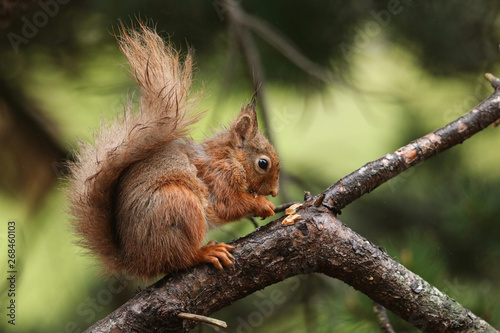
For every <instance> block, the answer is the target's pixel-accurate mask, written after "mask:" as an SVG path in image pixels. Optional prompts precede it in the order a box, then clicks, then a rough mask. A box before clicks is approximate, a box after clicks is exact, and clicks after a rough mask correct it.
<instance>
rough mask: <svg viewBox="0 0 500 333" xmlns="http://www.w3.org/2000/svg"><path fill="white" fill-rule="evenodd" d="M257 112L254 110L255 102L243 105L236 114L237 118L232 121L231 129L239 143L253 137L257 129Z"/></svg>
mask: <svg viewBox="0 0 500 333" xmlns="http://www.w3.org/2000/svg"><path fill="white" fill-rule="evenodd" d="M258 129H259V128H258V124H257V113H256V112H255V104H248V105H247V106H245V107H243V108H242V109H241V111H240V114H239V115H238V118H236V120H235V121H234V123H233V126H232V131H233V133H234V134H235V135H236V140H237V141H238V143H239V144H243V143H244V142H245V141H247V140H249V139H251V138H253V137H254V136H255V135H256V134H257V131H258Z"/></svg>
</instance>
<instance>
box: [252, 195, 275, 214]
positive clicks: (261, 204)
mask: <svg viewBox="0 0 500 333" xmlns="http://www.w3.org/2000/svg"><path fill="white" fill-rule="evenodd" d="M256 200H257V202H258V207H257V211H256V212H255V215H257V216H260V217H262V218H266V217H269V216H273V215H274V205H273V203H272V202H271V201H269V200H267V198H265V197H257V198H256Z"/></svg>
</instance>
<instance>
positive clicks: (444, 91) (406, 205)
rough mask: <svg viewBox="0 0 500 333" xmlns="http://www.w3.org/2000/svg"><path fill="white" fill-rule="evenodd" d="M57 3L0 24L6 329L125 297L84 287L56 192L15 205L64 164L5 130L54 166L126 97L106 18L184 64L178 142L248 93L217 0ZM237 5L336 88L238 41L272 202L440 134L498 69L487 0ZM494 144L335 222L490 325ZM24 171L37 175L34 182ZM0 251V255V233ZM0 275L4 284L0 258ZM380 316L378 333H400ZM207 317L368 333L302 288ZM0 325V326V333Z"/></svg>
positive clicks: (46, 324) (453, 155) (85, 312)
mask: <svg viewBox="0 0 500 333" xmlns="http://www.w3.org/2000/svg"><path fill="white" fill-rule="evenodd" d="M4 3H5V2H2V4H4ZM62 3H63V1H61V4H59V2H56V1H55V0H53V1H51V0H45V1H43V0H42V1H39V2H36V3H34V4H33V5H32V6H31V7H30V9H29V10H28V11H25V12H21V13H19V14H18V15H17V16H15V17H11V18H10V20H9V22H10V24H9V22H1V23H2V24H1V25H0V26H2V27H4V26H5V27H4V28H3V30H1V31H0V35H1V38H0V58H1V59H2V61H1V62H0V81H1V82H0V83H1V84H0V88H1V87H9V89H11V90H12V89H16V91H17V92H16V93H10V94H8V96H7V95H5V94H6V89H2V91H0V117H1V118H0V119H1V122H0V142H1V144H2V152H1V153H0V157H1V158H2V161H1V162H2V163H1V168H2V172H1V177H0V178H1V181H0V184H2V186H3V188H2V191H1V192H0V220H1V221H3V222H2V225H3V226H5V222H7V221H9V220H15V221H16V222H17V249H18V253H17V254H18V259H19V260H18V270H19V272H20V273H19V279H18V285H17V288H18V291H19V296H18V297H17V298H16V301H17V302H18V303H17V304H18V305H19V308H18V311H19V312H18V317H17V320H18V321H17V324H18V325H16V329H17V330H16V331H19V332H31V331H33V332H42V331H43V332H80V331H83V329H84V328H86V327H88V326H89V325H90V324H92V323H93V322H95V321H97V320H98V319H100V318H102V317H104V316H106V315H107V314H108V313H110V312H111V311H112V310H113V309H116V308H117V307H118V306H119V305H120V304H122V303H123V302H125V301H126V300H127V299H128V298H130V297H131V295H133V294H134V292H135V291H136V290H137V285H136V284H134V283H131V282H130V281H127V280H121V279H120V278H119V277H111V278H109V279H105V278H103V277H101V276H99V275H98V274H97V267H96V263H95V262H94V261H93V260H92V259H90V258H88V257H85V256H83V255H82V253H81V250H80V249H79V248H78V247H76V246H74V245H73V243H72V242H73V240H74V238H73V236H72V235H71V231H70V226H69V224H68V220H69V217H68V216H67V214H66V213H65V210H66V207H67V206H66V204H67V203H66V201H65V198H64V193H63V190H64V182H63V181H61V182H59V183H58V185H57V186H55V187H50V188H49V190H48V192H46V193H45V194H46V196H45V198H44V200H43V201H42V203H39V204H38V206H36V208H37V209H35V208H34V207H35V206H33V200H31V195H30V193H29V191H32V189H33V188H39V187H40V186H42V185H40V184H52V183H51V182H48V181H47V180H46V179H45V177H46V174H47V170H49V171H50V170H51V172H53V176H54V177H55V176H60V175H61V173H62V171H63V169H64V167H63V165H62V164H61V161H60V160H59V159H57V158H56V157H52V155H48V154H46V153H45V150H44V149H45V148H43V147H44V146H43V145H41V147H42V148H33V147H39V146H37V145H34V144H33V143H32V142H33V140H34V141H37V137H36V136H35V138H33V136H34V135H33V131H32V130H31V129H30V128H28V127H26V126H25V123H23V122H22V121H20V120H16V119H17V118H16V117H14V116H15V115H18V113H16V112H15V110H17V109H16V108H17V107H19V110H21V109H22V110H25V111H26V110H28V111H30V110H31V111H33V110H37V112H35V113H34V114H35V116H34V119H38V120H40V119H41V118H43V119H47V120H50V122H51V123H53V124H55V125H56V127H57V128H55V129H54V128H52V127H51V126H52V125H51V126H49V127H50V130H49V131H47V133H48V134H47V135H48V136H47V137H49V138H50V137H52V138H56V139H57V142H58V144H59V145H60V146H61V147H64V149H65V150H66V151H67V152H70V151H71V150H72V149H73V147H74V146H75V145H76V142H77V140H78V139H83V140H92V133H93V129H94V128H95V127H96V126H98V124H99V122H100V120H101V118H104V119H111V118H113V117H114V116H115V114H116V113H117V112H120V110H121V109H122V105H123V103H124V101H126V100H127V99H128V98H136V97H137V88H136V87H135V85H134V84H133V82H132V80H131V79H130V78H129V77H128V76H127V69H126V66H124V65H125V59H124V57H123V56H121V54H120V53H119V51H118V48H117V46H116V40H115V38H114V36H113V32H114V31H116V30H117V27H118V25H119V22H120V20H122V21H123V22H124V23H125V24H126V25H130V22H131V21H133V20H135V18H136V17H141V18H143V19H148V20H149V22H150V23H151V24H154V25H156V27H157V29H158V31H160V33H161V34H162V35H163V36H165V37H167V36H169V37H170V39H171V40H172V42H173V43H174V44H175V45H176V46H177V47H178V48H179V49H182V50H184V51H186V50H187V49H188V47H192V48H194V49H195V50H196V53H195V59H196V62H197V67H198V70H197V71H196V72H195V82H194V90H195V91H200V90H203V91H204V94H205V97H206V98H205V99H204V101H203V102H202V104H201V105H200V106H199V107H200V109H206V110H209V112H208V113H207V117H206V118H205V119H204V120H203V122H201V123H200V124H199V126H197V130H196V131H195V132H194V133H193V135H194V137H195V138H197V139H200V138H203V137H204V136H205V135H206V134H207V133H210V131H211V128H212V127H218V126H219V125H218V124H220V123H221V124H226V123H227V122H228V119H230V118H231V117H232V116H234V114H235V113H236V112H237V110H238V108H239V107H240V105H241V104H242V103H243V102H245V101H248V100H249V99H250V97H251V95H252V93H253V91H252V90H251V84H249V83H248V82H249V81H248V79H249V78H248V74H247V70H246V68H245V66H244V64H243V62H242V61H241V55H240V54H238V53H237V52H236V51H235V49H234V48H233V46H232V43H231V41H230V39H229V37H228V32H227V26H226V24H227V17H226V14H225V13H224V11H223V10H222V7H221V6H220V3H219V2H218V0H214V1H205V2H200V1H195V0H187V1H170V2H168V3H165V2H164V1H153V0H147V1H141V2H139V1H121V2H118V1H95V0H94V1H71V2H68V3H66V4H62ZM238 3H239V4H240V5H241V6H242V7H243V9H245V10H246V11H247V13H249V14H251V15H253V16H255V17H257V18H259V19H261V20H263V21H265V22H267V23H268V24H270V25H271V26H273V27H274V28H275V29H276V30H277V31H279V32H280V33H281V34H282V35H283V36H285V37H286V39H287V40H288V41H289V42H290V43H291V44H293V45H295V46H296V48H297V49H298V50H300V51H301V52H302V53H303V54H304V55H305V56H307V57H308V58H309V59H311V60H312V61H314V62H315V63H317V64H319V65H321V66H324V67H325V68H329V69H331V70H332V71H333V73H334V74H335V75H337V76H338V77H340V78H343V79H344V80H345V84H343V85H342V84H338V83H334V84H333V83H332V84H324V83H320V82H318V81H317V79H314V78H311V77H310V76H308V75H307V74H306V73H304V72H303V71H301V70H300V69H298V68H297V67H296V66H295V65H294V64H292V63H291V62H290V61H289V60H287V59H286V57H284V56H283V55H282V54H281V53H280V52H279V51H277V50H276V48H275V47H273V46H272V45H269V44H268V43H267V42H266V41H264V40H263V39H262V38H260V37H258V36H256V43H257V47H258V50H259V52H260V56H261V60H262V62H263V65H264V69H265V71H266V77H267V78H268V80H269V84H268V86H267V87H268V90H269V91H268V97H269V104H270V111H271V114H270V121H271V124H270V125H271V129H272V130H273V132H274V137H275V138H276V141H277V142H276V146H277V149H278V151H279V153H280V158H281V161H282V166H283V169H284V170H285V171H286V172H287V173H288V174H289V175H290V176H289V177H285V178H286V179H285V181H284V183H283V187H282V192H286V194H287V196H288V197H289V198H292V199H294V200H300V199H301V198H302V195H303V191H304V190H309V191H311V192H313V193H318V192H319V191H321V190H322V189H324V188H326V187H327V186H328V185H330V184H332V183H333V182H334V181H336V180H337V179H338V178H340V177H342V176H344V175H346V174H348V173H350V172H351V171H353V170H355V169H357V168H359V167H360V166H362V165H363V164H364V163H366V162H368V161H370V160H373V159H376V158H379V157H380V156H383V155H384V154H386V153H387V152H390V151H394V150H395V149H397V148H398V147H399V146H401V145H404V144H406V143H408V142H409V141H411V140H413V139H416V138H418V137H420V136H422V135H424V134H426V133H428V132H430V131H432V130H434V129H436V128H438V127H441V126H443V125H445V124H446V123H448V122H450V121H452V120H453V119H455V118H456V117H458V116H459V115H461V114H463V113H464V112H466V111H467V110H469V109H470V108H472V107H473V106H474V105H475V104H477V103H479V102H480V101H481V100H482V99H483V98H485V97H486V96H487V95H488V94H489V92H490V91H491V88H490V87H489V86H488V84H487V82H486V81H485V80H484V79H483V78H482V75H483V73H484V72H485V71H491V72H493V73H496V74H497V75H499V72H500V70H499V66H498V65H497V64H498V63H499V62H498V40H499V38H500V33H499V31H500V29H499V28H500V20H499V19H498V17H499V12H500V8H499V6H500V4H497V3H493V2H491V1H486V0H480V1H475V2H474V3H473V4H472V3H470V2H466V1H447V2H416V1H409V0H406V1H403V0H402V1H394V0H389V1H375V0H358V1H351V2H342V1H318V0H314V1H309V2H307V3H306V2H303V1H300V2H299V1H283V0H280V1H272V2H264V1H238ZM0 9H2V8H0ZM44 13H45V14H44ZM44 15H45V16H44ZM0 17H1V16H0ZM44 17H45V18H46V20H44ZM35 23H37V25H35ZM30 24H31V26H32V27H30ZM30 29H31V30H30ZM14 35H15V36H17V37H15V36H14ZM13 38H14V39H13ZM15 38H18V39H15ZM19 38H20V39H19ZM21 40H22V42H20V41H21ZM13 41H14V42H13ZM16 41H17V42H16ZM495 70H496V72H495ZM228 79H231V81H230V83H229V84H228V83H227V82H225V81H226V80H228ZM9 91H10V90H9ZM2 96H7V97H12V96H23V97H17V99H22V101H20V102H23V103H19V104H20V106H19V105H18V106H12V105H11V104H9V103H7V102H6V100H7V101H8V99H5V98H4V97H2ZM13 110H14V111H13ZM31 111H30V112H31ZM9 112H10V113H9ZM28 114H29V113H28ZM13 115H14V116H13ZM38 120H37V122H36V124H41V125H40V126H41V128H42V129H43V128H45V127H43V126H44V124H45V122H44V121H41V120H40V121H38ZM28 132H29V133H28ZM28 134H29V135H28ZM9 138H10V139H9ZM22 138H26V140H22ZM7 139H9V140H7ZM30 140H31V141H30ZM38 141H40V140H38ZM499 143H500V136H499V133H498V130H494V129H491V128H488V129H486V130H485V131H484V132H482V133H480V134H478V135H476V136H474V137H473V138H471V139H470V140H468V141H466V142H465V143H464V144H463V145H461V146H459V147H455V148H453V149H452V150H450V151H448V152H445V153H443V154H441V155H440V156H438V157H436V158H434V159H431V160H429V161H427V162H425V163H424V164H422V165H420V166H417V167H415V168H412V169H410V170H408V171H406V172H405V173H403V174H402V175H400V176H398V177H397V178H395V179H393V180H391V181H389V182H388V183H387V184H384V185H383V186H382V187H381V188H379V189H377V190H375V191H374V192H373V193H371V194H369V195H366V196H364V197H363V198H361V199H360V200H357V201H356V202H354V203H353V204H351V205H350V206H348V207H347V208H346V209H345V210H344V211H343V213H342V215H341V216H340V218H341V219H342V221H343V222H345V223H346V224H348V225H349V226H350V227H352V228H353V229H354V230H356V231H357V232H359V233H360V234H362V235H363V236H365V237H367V238H369V239H370V240H371V241H372V242H374V243H376V244H378V245H380V246H381V247H383V248H384V249H385V250H386V251H387V252H388V253H389V254H390V255H392V256H393V257H394V258H396V259H397V260H398V261H400V262H401V263H403V264H404V265H405V266H406V267H408V268H409V269H411V270H412V271H414V272H416V273H417V274H419V275H421V276H422V277H423V278H424V279H426V280H427V281H429V282H430V283H432V284H434V285H436V286H437V287H438V288H440V289H441V290H442V291H443V292H445V293H447V294H449V295H450V296H451V297H453V298H455V299H457V301H459V302H460V303H461V304H463V305H464V306H465V307H467V308H469V309H470V310H472V311H473V312H474V313H475V314H477V315H479V316H481V317H483V318H484V319H486V320H487V321H489V322H490V323H491V324H493V325H494V326H496V327H500V319H499V318H500V308H499V306H498V299H500V284H499V281H498V278H497V277H498V275H499V274H500V266H499V265H498V262H499V258H500V244H499V242H498V236H499V234H500V223H498V222H499V221H498V216H499V214H498V213H499V212H498V209H499V207H500V196H499V195H498V188H499V185H500V173H499V172H498V165H499V162H500V157H499V155H498V154H497V150H498V145H499ZM59 154H61V153H59ZM41 156H43V158H42V157H41ZM60 157H61V156H59V158H60ZM63 157H65V158H70V157H71V155H70V153H67V154H66V156H63ZM51 161H52V162H51ZM42 166H45V169H43V170H44V172H41V171H37V172H35V170H38V168H41V167H42ZM42 177H44V178H43V179H42ZM19 179H21V180H23V183H24V184H26V183H27V184H28V185H29V186H26V189H25V190H24V191H21V190H19V191H17V192H16V186H17V187H18V188H20V187H22V186H24V185H20V184H19ZM296 180H300V181H296ZM30 184H31V185H30ZM44 186H47V185H44ZM277 199H279V197H278V198H277ZM266 222H267V221H265V222H262V223H266ZM252 230H253V226H252V225H251V223H248V222H240V223H235V224H231V225H229V226H228V227H227V228H223V229H221V230H216V231H213V232H212V233H211V235H210V237H211V238H216V239H217V240H219V241H229V240H231V239H234V238H235V237H238V236H240V235H244V234H247V233H249V232H251V231H252ZM0 239H1V244H4V242H3V241H4V240H5V239H6V227H2V230H0ZM2 246H3V245H2ZM0 262H1V264H0V269H1V271H2V272H6V271H7V268H6V260H1V261H0ZM6 288H7V286H6V285H5V286H4V285H3V284H2V285H1V286H0V295H1V296H0V304H6V302H7V298H6ZM2 313H3V312H2ZM390 316H391V321H392V323H393V324H394V326H395V329H396V331H406V332H416V331H417V330H416V329H414V328H412V326H411V325H409V324H408V323H406V322H404V321H402V320H401V319H399V318H397V317H395V316H393V315H392V314H390ZM214 317H217V318H221V319H223V320H226V321H227V322H228V323H229V325H230V330H228V331H229V332H331V331H335V332H374V331H377V329H378V328H377V323H376V322H375V315H374V313H373V311H372V303H371V301H370V300H369V299H368V298H367V297H366V296H364V295H362V294H360V293H359V292H357V291H355V290H353V289H352V288H351V287H349V286H346V285H345V284H343V283H342V282H340V281H336V280H333V279H329V278H326V277H324V276H321V275H316V274H313V275H307V276H297V277H294V278H291V279H289V280H286V281H284V282H282V283H279V284H277V285H274V286H270V287H268V288H266V289H265V290H263V291H260V292H258V293H255V294H253V295H251V296H249V297H247V298H245V299H243V300H240V301H238V302H236V303H235V304H233V305H231V306H229V307H227V308H225V309H223V310H221V311H220V312H218V313H216V314H214ZM4 319H5V317H4ZM4 319H3V320H2V321H1V322H0V330H2V331H4V330H9V329H11V328H12V327H10V326H8V325H7V323H6V320H4ZM201 331H203V332H212V331H214V329H212V328H211V327H208V326H204V327H203V329H202V330H201Z"/></svg>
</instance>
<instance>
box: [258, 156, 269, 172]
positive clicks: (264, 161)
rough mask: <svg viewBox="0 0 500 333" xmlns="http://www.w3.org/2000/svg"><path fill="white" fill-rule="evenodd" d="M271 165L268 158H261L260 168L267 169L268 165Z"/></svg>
mask: <svg viewBox="0 0 500 333" xmlns="http://www.w3.org/2000/svg"><path fill="white" fill-rule="evenodd" d="M268 166H269V162H267V160H265V159H263V158H261V159H260V160H259V168H261V169H262V170H267V167H268Z"/></svg>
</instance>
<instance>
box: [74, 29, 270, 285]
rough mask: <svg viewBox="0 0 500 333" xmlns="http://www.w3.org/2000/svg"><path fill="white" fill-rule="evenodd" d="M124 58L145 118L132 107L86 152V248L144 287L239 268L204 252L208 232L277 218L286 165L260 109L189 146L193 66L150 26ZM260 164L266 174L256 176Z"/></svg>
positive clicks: (79, 176)
mask: <svg viewBox="0 0 500 333" xmlns="http://www.w3.org/2000/svg"><path fill="white" fill-rule="evenodd" d="M120 48H121V49H122V51H123V53H124V54H125V55H126V57H127V59H128V60H129V62H130V65H131V68H132V71H133V73H134V76H135V79H136V81H137V82H138V83H139V86H140V87H141V101H140V108H139V111H138V113H133V111H132V110H131V107H130V106H129V107H128V109H127V110H126V113H125V115H124V117H123V119H120V120H118V121H116V122H115V123H114V124H112V125H111V126H103V128H102V129H101V131H100V133H98V134H97V135H96V138H95V144H94V145H89V144H81V145H80V153H79V154H78V155H77V161H76V162H75V163H74V164H73V165H72V166H71V169H72V178H71V179H70V188H69V192H68V194H69V199H70V204H71V213H72V215H73V216H74V228H75V231H76V233H77V234H78V236H80V239H81V241H80V244H81V245H82V246H84V247H85V248H87V249H89V250H90V251H91V252H93V253H94V254H96V255H97V256H98V257H100V259H101V260H102V261H103V263H104V267H105V271H107V272H114V271H119V272H124V273H127V274H130V275H133V276H137V277H141V278H152V277H155V276H157V275H159V274H165V273H169V272H172V271H175V270H178V269H183V268H187V267H190V266H193V265H196V264H198V263H202V262H210V263H212V264H213V265H214V266H216V267H217V268H222V265H231V264H232V260H233V258H232V256H231V254H230V253H229V251H231V250H232V247H231V246H228V245H226V244H214V243H209V244H207V245H206V246H203V247H202V246H201V245H202V242H203V238H204V237H205V234H206V230H207V228H208V226H209V225H213V224H220V223H227V222H230V221H234V220H238V219H240V218H242V217H244V216H249V215H257V216H262V217H267V216H271V215H273V214H274V211H273V209H274V206H273V204H272V203H271V202H270V201H269V200H267V199H266V198H264V197H263V195H269V194H272V195H276V194H277V192H278V178H279V161H278V157H277V155H276V152H275V151H274V149H273V147H272V146H271V145H270V144H269V142H268V141H267V140H266V139H265V137H264V136H263V135H262V134H261V133H260V132H258V128H257V118H256V114H255V105H248V106H246V107H244V108H242V110H241V112H240V114H239V116H238V118H237V119H236V120H235V122H234V123H233V124H232V125H231V128H230V129H228V130H225V131H222V132H221V133H219V134H218V135H216V136H215V137H213V138H211V139H208V140H206V141H204V142H203V143H201V144H197V143H195V142H194V141H192V140H190V139H187V138H186V135H187V130H186V128H187V126H188V125H189V124H191V123H193V122H195V121H196V120H197V119H198V118H199V117H198V115H196V114H193V113H192V112H191V110H192V108H193V105H192V103H191V100H190V99H188V90H189V86H190V82H191V58H190V56H189V55H188V56H187V58H186V60H185V62H184V63H183V64H182V63H180V61H179V57H178V54H177V53H176V52H175V51H173V49H172V48H171V47H170V46H169V45H166V46H165V45H164V43H163V41H162V40H161V38H160V37H158V35H157V34H156V33H155V32H154V31H152V30H150V29H148V28H147V27H145V26H144V25H142V24H141V25H140V30H139V31H132V32H129V33H128V32H126V31H125V30H123V37H122V39H121V40H120ZM262 156H265V158H266V159H267V160H268V161H269V163H270V166H269V168H268V169H267V171H264V170H262V168H259V167H258V164H257V162H258V160H259V159H260V158H261V157H262ZM221 264H222V265H221Z"/></svg>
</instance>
